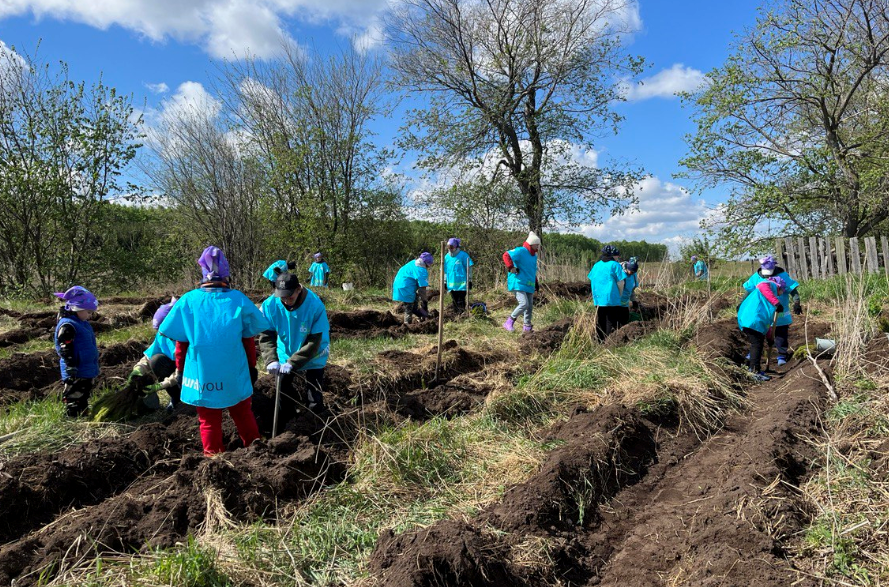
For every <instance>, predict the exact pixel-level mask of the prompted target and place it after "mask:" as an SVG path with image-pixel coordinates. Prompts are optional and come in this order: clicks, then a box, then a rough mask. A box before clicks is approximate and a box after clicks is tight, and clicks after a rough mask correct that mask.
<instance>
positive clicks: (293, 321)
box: [262, 289, 330, 371]
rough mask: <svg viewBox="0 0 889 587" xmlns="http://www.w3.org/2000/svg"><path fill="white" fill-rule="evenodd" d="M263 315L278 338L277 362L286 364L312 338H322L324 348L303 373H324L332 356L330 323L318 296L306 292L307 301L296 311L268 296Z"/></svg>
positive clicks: (264, 303)
mask: <svg viewBox="0 0 889 587" xmlns="http://www.w3.org/2000/svg"><path fill="white" fill-rule="evenodd" d="M262 314H263V316H265V317H266V319H267V320H268V321H269V324H271V325H272V327H271V330H274V331H275V333H276V334H277V335H278V361H279V362H281V363H285V362H287V359H289V358H290V356H291V355H292V354H293V353H295V352H296V351H298V350H299V349H301V348H302V346H303V345H304V344H305V342H306V339H307V338H309V335H310V334H321V348H320V349H319V351H318V354H317V355H315V358H313V359H312V360H311V361H309V362H308V363H306V364H305V365H304V366H303V367H302V368H301V369H300V371H306V370H309V369H321V368H322V367H324V366H325V365H327V358H328V357H329V356H330V323H329V322H328V321H327V309H326V308H325V307H324V302H322V301H321V298H319V297H318V295H317V294H315V292H313V291H311V290H308V289H307V290H306V299H305V300H304V301H303V303H302V305H300V307H299V308H297V309H295V310H288V309H287V308H286V307H285V306H284V303H283V302H282V301H281V298H278V297H275V296H269V297H268V298H267V299H266V300H265V301H264V302H263V303H262Z"/></svg>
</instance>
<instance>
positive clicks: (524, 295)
mask: <svg viewBox="0 0 889 587" xmlns="http://www.w3.org/2000/svg"><path fill="white" fill-rule="evenodd" d="M515 299H517V300H518V301H519V305H518V306H516V309H515V310H513V311H512V319H513V320H516V319H518V317H519V314H524V315H525V317H524V320H525V324H529V325H530V324H531V312H532V311H533V308H534V292H530V291H517V292H515Z"/></svg>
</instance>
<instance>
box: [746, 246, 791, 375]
mask: <svg viewBox="0 0 889 587" xmlns="http://www.w3.org/2000/svg"><path fill="white" fill-rule="evenodd" d="M759 263H760V267H759V269H758V270H757V271H756V273H754V274H753V275H751V276H750V278H749V279H748V280H747V281H746V283H744V289H745V290H746V291H747V292H748V293H750V292H752V291H753V290H754V289H756V286H757V284H759V283H761V282H763V281H765V280H767V279H769V278H770V277H780V278H781V279H782V280H783V281H784V283H785V289H784V293H782V294H781V295H780V296H778V299H779V300H780V302H781V306H782V307H783V309H784V311H783V312H781V313H780V314H779V315H778V318H777V320H776V321H775V348H776V349H777V350H778V366H779V367H783V366H784V365H786V364H787V359H788V357H789V353H790V349H789V344H788V337H789V335H790V324H791V323H792V322H793V316H792V315H791V314H790V311H791V305H790V300H791V298H792V299H793V306H792V309H793V313H794V314H796V315H800V314H802V313H803V307H802V305H801V304H800V296H799V283H798V282H797V281H796V280H795V279H794V278H792V277H791V276H790V275H789V274H788V273H787V271H786V270H785V269H784V268H783V267H780V266H778V263H777V261H775V258H774V257H772V256H771V255H766V256H765V257H763V258H762V259H760V260H759Z"/></svg>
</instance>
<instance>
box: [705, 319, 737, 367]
mask: <svg viewBox="0 0 889 587" xmlns="http://www.w3.org/2000/svg"><path fill="white" fill-rule="evenodd" d="M694 343H695V345H696V346H697V347H698V350H700V351H701V353H702V354H703V355H704V356H705V357H706V358H708V359H711V360H713V359H717V358H725V359H728V360H729V361H731V362H733V363H736V364H738V365H740V364H741V363H743V362H744V356H745V355H746V354H747V347H748V343H747V337H746V336H744V333H743V332H741V330H740V329H739V328H738V322H737V321H736V320H735V319H734V318H729V319H726V320H720V321H717V322H713V323H712V324H707V325H705V326H701V327H700V328H698V331H697V333H696V334H695V337H694Z"/></svg>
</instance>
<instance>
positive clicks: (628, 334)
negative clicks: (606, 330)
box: [603, 322, 657, 347]
mask: <svg viewBox="0 0 889 587" xmlns="http://www.w3.org/2000/svg"><path fill="white" fill-rule="evenodd" d="M656 329H657V326H656V325H655V324H653V323H651V322H630V323H629V324H627V325H625V326H622V327H620V328H618V329H617V330H615V331H614V332H612V333H611V334H609V335H608V337H607V338H606V339H605V341H604V343H603V344H604V345H605V346H607V347H614V346H622V345H626V344H630V343H631V342H633V341H635V340H639V339H640V338H642V337H643V336H645V335H646V334H651V333H652V332H654V331H655V330H656Z"/></svg>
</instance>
